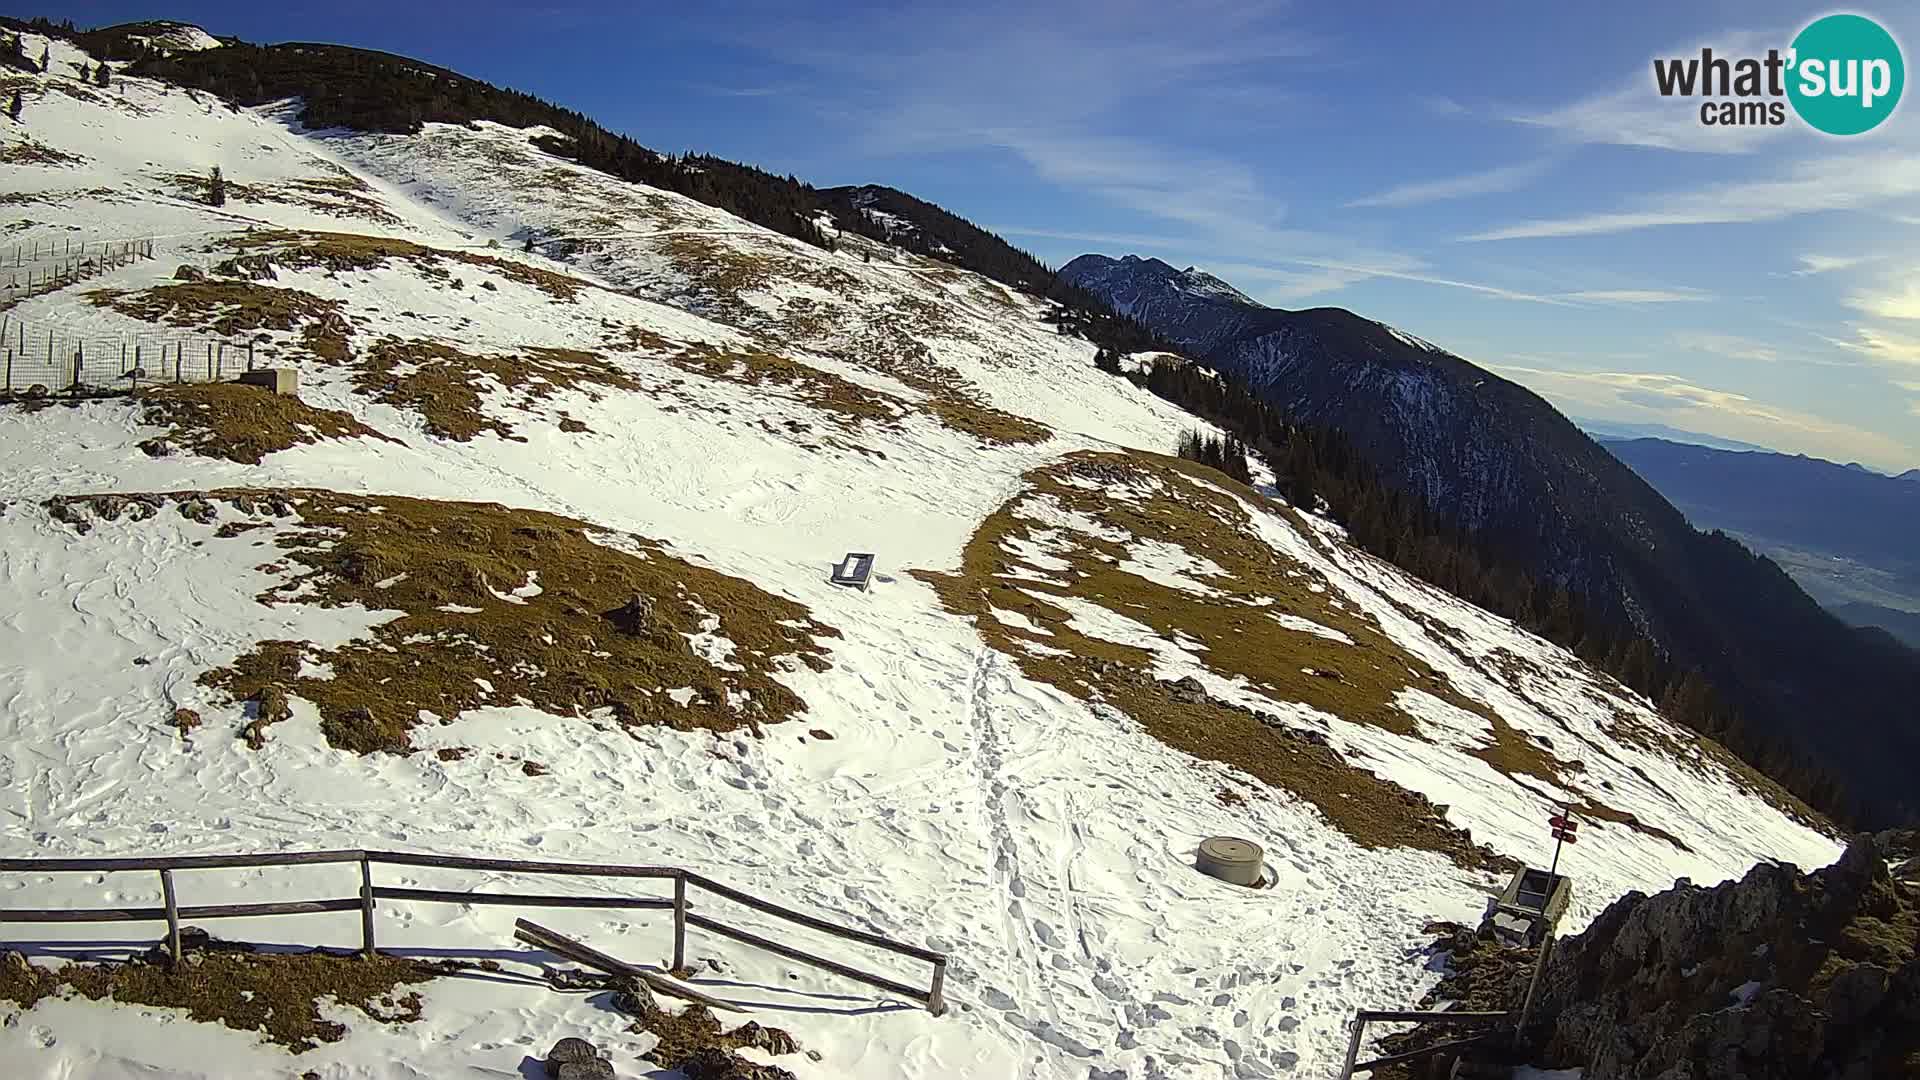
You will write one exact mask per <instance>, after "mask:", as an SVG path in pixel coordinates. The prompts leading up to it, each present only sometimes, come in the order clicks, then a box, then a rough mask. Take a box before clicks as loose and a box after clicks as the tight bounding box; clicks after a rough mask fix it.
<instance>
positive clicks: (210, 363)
mask: <svg viewBox="0 0 1920 1080" xmlns="http://www.w3.org/2000/svg"><path fill="white" fill-rule="evenodd" d="M207 381H208V382H212V381H213V343H212V342H208V343H207Z"/></svg>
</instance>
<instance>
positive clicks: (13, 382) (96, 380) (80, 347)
mask: <svg viewBox="0 0 1920 1080" xmlns="http://www.w3.org/2000/svg"><path fill="white" fill-rule="evenodd" d="M0 353H4V357H5V360H4V365H5V366H4V371H0V394H3V395H6V396H12V395H15V394H29V395H36V394H50V393H108V392H112V391H114V390H127V389H132V388H134V387H136V386H137V385H138V384H140V383H143V382H145V383H152V382H175V383H187V382H195V383H200V382H221V381H223V380H226V379H231V378H234V377H235V376H237V375H239V374H240V373H241V372H244V371H252V370H253V369H254V368H255V367H256V366H267V367H272V366H284V361H279V363H278V365H276V360H277V358H278V353H279V350H278V349H275V348H272V347H271V346H269V345H266V344H263V343H259V342H253V341H247V340H244V339H237V338H223V337H210V336H207V335H204V334H169V333H164V332H162V333H151V334H132V335H103V334H86V333H79V332H75V331H72V330H69V329H66V328H64V327H58V326H44V325H35V324H32V323H27V322H23V321H21V320H19V319H14V318H11V317H10V316H8V315H6V314H4V313H0ZM36 388H37V389H36Z"/></svg>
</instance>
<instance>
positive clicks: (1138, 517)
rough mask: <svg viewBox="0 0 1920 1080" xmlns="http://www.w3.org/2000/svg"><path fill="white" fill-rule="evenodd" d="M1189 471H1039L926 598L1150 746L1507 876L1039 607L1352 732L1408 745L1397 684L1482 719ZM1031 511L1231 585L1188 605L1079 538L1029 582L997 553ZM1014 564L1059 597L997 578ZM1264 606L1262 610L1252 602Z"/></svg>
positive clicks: (1354, 832) (1138, 653) (1315, 749)
mask: <svg viewBox="0 0 1920 1080" xmlns="http://www.w3.org/2000/svg"><path fill="white" fill-rule="evenodd" d="M1194 468H1196V467H1194V466H1191V464H1190V463H1187V462H1180V461H1176V460H1173V459H1167V458H1159V457H1150V456H1147V455H1122V454H1079V455H1075V456H1074V457H1073V458H1071V459H1069V460H1068V461H1067V462H1065V463H1063V464H1060V465H1057V466H1052V467H1049V468H1044V469H1039V470H1035V471H1034V472H1032V473H1029V474H1028V475H1027V476H1026V478H1025V480H1026V491H1025V492H1024V493H1023V494H1022V495H1020V496H1016V498H1015V499H1014V500H1013V501H1011V502H1010V503H1009V504H1008V505H1007V506H1005V507H1003V508H1002V509H1001V510H1000V511H999V512H998V513H996V514H994V515H993V516H992V517H990V518H988V519H987V520H986V522H984V523H983V524H982V526H981V528H980V530H979V531H978V532H976V533H975V534H974V537H973V539H972V541H970V542H969V544H968V545H967V548H966V551H965V553H964V555H963V561H962V568H961V570H960V572H959V573H958V574H954V575H943V574H930V573H924V572H922V573H921V575H920V576H922V577H923V578H925V579H926V580H928V581H930V582H932V583H933V585H934V586H935V588H936V589H938V590H939V592H940V595H941V597H942V600H943V601H944V602H945V604H946V606H947V607H948V608H949V609H950V610H953V611H955V612H958V613H962V614H967V615H972V616H975V617H976V620H975V621H976V623H977V624H978V627H979V630H980V633H981V634H982V636H984V637H985V638H986V639H987V641H988V642H989V643H990V644H992V645H994V646H995V647H996V648H999V649H1001V650H1002V651H1004V652H1006V653H1007V654H1008V655H1009V656H1011V657H1013V658H1014V659H1015V660H1016V662H1018V663H1019V665H1020V667H1021V669H1022V670H1023V671H1024V672H1025V673H1026V674H1027V675H1028V676H1029V677H1032V678H1034V679H1037V680H1040V681H1043V682H1047V683H1050V684H1052V685H1054V686H1056V687H1059V688H1060V689H1062V690H1064V691H1066V692H1067V693H1070V694H1073V695H1074V696H1076V697H1080V698H1082V699H1084V700H1088V701H1100V702H1105V703H1108V704H1111V705H1114V706H1117V707H1118V708H1120V709H1121V710H1122V711H1124V712H1126V713H1127V714H1128V715H1129V716H1132V717H1133V718H1134V719H1135V720H1136V721H1138V722H1139V723H1140V724H1141V725H1142V726H1143V727H1144V728H1145V729H1146V730H1147V732H1148V733H1149V734H1152V735H1153V736H1154V737H1155V738H1158V739H1160V740H1161V741H1163V742H1165V743H1167V744H1169V745H1171V746H1173V747H1175V748H1177V749H1179V750H1182V751H1184V752H1186V753H1189V754H1193V755H1195V756H1197V757H1202V758H1206V759H1208V760H1212V761H1219V762H1224V763H1227V764H1231V765H1234V766H1236V767H1238V768H1240V769H1242V770H1244V771H1245V772H1247V773H1249V774H1251V775H1253V776H1255V777H1258V778H1259V779H1261V780H1263V781H1265V782H1267V783H1269V784H1272V785H1274V786H1275V787H1279V788H1283V789H1285V790H1288V791H1292V792H1295V793H1296V794H1299V795H1300V796H1301V797H1303V798H1305V799H1307V800H1308V801H1309V802H1311V803H1313V804H1314V805H1315V806H1316V807H1318V808H1319V809H1320V811H1321V813H1322V814H1324V815H1325V816H1326V817H1327V819H1328V820H1329V821H1331V822H1332V823H1333V824H1334V825H1335V826H1336V827H1338V828H1340V829H1341V830H1342V831H1344V832H1346V833H1347V834H1348V835H1349V836H1351V837H1353V838H1354V839H1355V840H1356V841H1357V842H1359V843H1361V844H1364V845H1366V846H1369V847H1415V848H1422V849H1426V850H1432V851H1438V852H1442V853H1444V854H1446V855H1448V856H1449V857H1451V858H1453V859H1455V860H1456V861H1458V862H1460V863H1461V864H1462V865H1463V866H1468V867H1475V868H1485V867H1492V866H1497V865H1504V864H1505V860H1503V859H1501V858H1500V857H1499V856H1497V855H1495V854H1494V853H1493V852H1491V851H1490V850H1488V849H1486V848H1484V847H1480V846H1476V845H1474V844H1472V843H1471V842H1470V841H1469V839H1468V837H1467V835H1466V834H1465V833H1464V832H1462V831H1461V830H1459V829H1455V828H1453V827H1452V826H1450V825H1448V824H1447V823H1446V822H1445V820H1444V818H1443V817H1442V816H1441V814H1440V813H1439V811H1438V809H1437V808H1436V807H1434V806H1433V804H1432V803H1431V802H1429V801H1428V800H1427V799H1426V798H1425V797H1423V796H1420V795H1418V794H1415V793H1413V792H1409V791H1407V790H1405V789H1403V788H1400V787H1398V786H1397V785H1395V784H1392V783H1390V782H1388V781H1386V780H1384V779H1382V778H1380V777H1378V776H1376V775H1374V774H1373V773H1371V772H1368V771H1367V770H1365V769H1363V768H1359V767H1356V766H1354V765H1352V764H1350V763H1349V762H1347V761H1345V760H1344V759H1343V758H1341V757H1340V755H1339V754H1337V753H1335V752H1334V751H1333V750H1331V749H1329V748H1327V747H1326V746H1323V745H1320V744H1319V743H1318V742H1317V741H1316V740H1314V739H1312V738H1310V737H1303V736H1302V735H1300V734H1298V733H1290V732H1288V731H1287V729H1286V728H1285V727H1284V726H1283V727H1280V728H1279V729H1278V730H1276V728H1275V727H1271V726H1269V725H1268V724H1265V723H1262V722H1261V720H1260V719H1259V718H1258V717H1256V716H1254V715H1251V714H1249V713H1247V712H1245V711H1242V710H1240V709H1238V708H1235V707H1232V706H1229V705H1226V704H1223V703H1221V702H1218V701H1214V700H1211V699H1208V700H1205V701H1197V702H1196V701H1183V700H1179V699H1178V698H1176V696H1175V695H1174V694H1173V693H1171V692H1170V688H1169V687H1168V685H1167V684H1164V683H1161V682H1158V681H1156V680H1155V679H1153V678H1152V677H1151V676H1149V675H1146V674H1144V673H1145V672H1146V671H1149V670H1151V659H1152V658H1151V654H1149V653H1148V652H1147V651H1145V650H1143V649H1139V648H1135V647H1132V646H1127V645H1121V644H1116V643H1114V642H1111V641H1107V640H1104V639H1101V638H1097V637H1091V636H1089V635H1086V634H1083V633H1081V632H1079V631H1077V630H1075V629H1073V628H1072V627H1070V626H1069V625H1068V621H1069V618H1070V612H1069V610H1068V609H1067V608H1065V607H1063V606H1058V605H1056V604H1053V603H1050V602H1049V601H1048V597H1050V596H1068V595H1070V596H1074V597H1077V598H1079V599H1081V600H1086V601H1091V602H1094V603H1097V604H1099V605H1100V606H1102V607H1105V608H1107V609H1109V610H1111V611H1113V612H1115V613H1117V614H1120V615H1123V616H1125V617H1126V618H1129V619H1132V620H1134V621H1136V622H1139V623H1142V624H1144V625H1146V626H1147V627H1149V628H1151V629H1152V630H1154V631H1155V632H1157V633H1158V634H1160V635H1161V636H1163V637H1165V638H1167V639H1169V640H1173V639H1175V638H1176V636H1178V637H1180V638H1185V639H1188V640H1190V641H1193V642H1197V643H1198V644H1199V645H1202V646H1205V648H1206V650H1207V651H1206V652H1205V654H1204V656H1205V659H1206V663H1207V664H1208V666H1209V667H1210V668H1212V669H1213V670H1214V671H1215V672H1216V673H1218V674H1221V675H1224V676H1229V677H1231V676H1235V675H1238V676H1242V677H1244V678H1245V679H1246V680H1247V682H1248V683H1249V684H1250V685H1251V686H1252V687H1253V688H1254V689H1256V690H1257V691H1258V692H1259V693H1261V694H1263V695H1265V696H1268V697H1271V698H1273V699H1275V700H1281V701H1295V702H1301V703H1304V704H1307V705H1310V706H1312V707H1314V708H1316V709H1319V710H1322V711H1325V712H1329V713H1333V714H1335V715H1338V716H1341V717H1343V718H1345V719H1348V720H1355V721H1361V722H1366V723H1373V724H1377V725H1379V726H1381V727H1385V728H1387V729H1389V730H1392V731H1396V732H1400V733H1402V734H1412V733H1413V730H1414V728H1413V723H1412V721H1411V719H1410V718H1409V717H1407V716H1406V715H1405V714H1404V713H1402V712H1400V711H1399V710H1398V709H1397V708H1396V707H1395V706H1394V704H1393V699H1394V697H1395V695H1396V694H1397V693H1398V692H1399V691H1401V690H1403V689H1406V688H1409V687H1415V688H1419V689H1422V690H1425V691H1426V692H1428V693H1430V694H1433V695H1434V696H1436V697H1439V698H1441V699H1442V700H1446V701H1449V702H1450V703H1452V704H1454V705H1456V706H1458V707H1460V708H1463V709H1467V710H1469V711H1473V712H1476V713H1479V714H1481V715H1483V716H1484V715H1486V713H1487V710H1486V709H1485V708H1484V707H1482V706H1480V705H1478V704H1477V703H1475V702H1471V701H1468V700H1466V699H1464V698H1462V697H1461V696H1460V695H1459V694H1458V693H1456V692H1455V691H1454V690H1453V689H1452V687H1451V686H1449V685H1448V684H1447V683H1446V681H1445V680H1444V678H1442V677H1440V676H1439V674H1438V673H1437V672H1435V671H1433V670H1432V669H1430V668H1428V667H1427V666H1426V665H1425V664H1423V663H1421V662H1420V661H1419V660H1417V659H1416V658H1414V657H1412V656H1411V655H1409V654H1407V653H1406V652H1405V651H1404V650H1402V649H1400V648H1399V647H1398V646H1396V645H1395V644H1394V643H1393V642H1392V641H1391V640H1390V639H1388V638H1387V637H1386V636H1385V635H1384V634H1382V633H1381V632H1380V631H1379V629H1378V628H1377V627H1376V626H1374V625H1373V624H1372V622H1371V621H1369V620H1365V619H1362V618H1361V617H1359V616H1358V615H1356V614H1354V613H1352V612H1351V611H1350V610H1348V609H1343V608H1337V607H1334V606H1333V605H1332V604H1331V603H1330V602H1329V599H1330V596H1331V593H1330V591H1327V592H1315V591H1313V590H1312V589H1311V588H1310V587H1309V586H1310V585H1311V584H1312V583H1313V581H1312V578H1311V577H1309V576H1308V575H1307V574H1306V572H1305V570H1304V568H1302V567H1300V566H1298V565H1297V564H1293V563H1292V562H1290V561H1289V560H1286V559H1284V558H1282V557H1281V556H1279V555H1278V554H1277V553H1276V552H1275V551H1274V550H1273V549H1272V548H1270V547H1268V546H1267V545H1266V544H1264V543H1262V542H1261V541H1260V540H1259V539H1258V538H1257V536H1256V535H1254V533H1253V531H1252V528H1251V525H1250V522H1249V521H1248V520H1247V516H1246V513H1245V511H1244V509H1242V508H1241V507H1240V506H1239V505H1237V504H1235V503H1234V502H1232V501H1231V500H1229V499H1228V498H1226V497H1225V496H1222V495H1221V494H1219V493H1218V492H1215V491H1209V490H1206V489H1204V488H1201V487H1199V486H1198V485H1195V484H1193V483H1191V482H1189V479H1188V474H1189V472H1190V471H1191V470H1192V469H1194ZM1076 476H1079V477H1092V478H1094V479H1096V480H1098V481H1100V482H1101V483H1103V484H1105V483H1111V482H1113V481H1115V480H1117V479H1129V480H1134V481H1137V482H1142V483H1152V484H1157V485H1158V486H1157V490H1156V491H1155V492H1154V493H1153V494H1152V495H1150V496H1145V497H1142V498H1139V499H1135V500H1120V499H1116V498H1113V497H1111V496H1110V495H1109V494H1108V493H1107V491H1105V490H1103V489H1100V488H1087V487H1079V486H1075V485H1074V484H1072V483H1070V482H1069V481H1070V480H1071V479H1072V478H1075V477H1076ZM1208 479H1209V480H1212V481H1215V482H1224V478H1223V477H1219V476H1218V475H1217V474H1211V473H1209V474H1208ZM1248 495H1249V496H1251V492H1248ZM1035 497H1045V498H1051V499H1053V500H1055V501H1057V503H1058V504H1059V505H1061V506H1062V507H1064V508H1066V509H1068V510H1071V511H1076V512H1078V513H1081V514H1084V515H1087V516H1088V517H1090V518H1092V519H1094V520H1095V521H1097V522H1099V523H1100V524H1101V525H1103V526H1107V527H1111V528H1118V529H1123V530H1125V531H1126V532H1127V533H1129V534H1130V535H1131V536H1133V537H1137V538H1140V539H1144V540H1158V541H1161V542H1164V543H1170V544H1177V545H1179V546H1181V547H1183V548H1185V549H1186V550H1187V551H1188V552H1189V553H1191V554H1193V555H1197V556H1203V557H1205V558H1207V559H1210V560H1212V561H1213V562H1214V563H1216V564H1218V565H1219V566H1220V567H1221V568H1222V569H1223V570H1224V571H1225V572H1226V576H1225V577H1222V578H1210V579H1208V581H1207V583H1208V584H1209V585H1211V586H1213V587H1215V588H1216V589H1218V590H1219V591H1220V592H1221V593H1223V594H1224V595H1221V596H1214V597H1208V596H1201V595H1197V594H1195V593H1191V592H1187V591H1184V590H1180V589H1175V588H1171V587H1168V586H1164V585H1160V584H1157V583H1155V582H1151V581H1148V580H1146V579H1144V578H1141V577H1138V576H1136V575H1134V574H1131V573H1127V572H1125V571H1122V570H1120V569H1119V568H1118V567H1117V566H1116V565H1115V562H1117V561H1121V560H1124V559H1125V558H1126V557H1127V552H1126V550H1125V548H1124V546H1123V545H1121V544H1116V543H1113V542H1110V541H1107V540H1103V539H1098V538H1095V537H1093V536H1089V535H1086V534H1082V533H1078V532H1075V533H1064V532H1063V533H1062V535H1063V536H1064V537H1066V538H1069V539H1070V540H1071V546H1070V550H1060V549H1057V548H1056V549H1055V550H1054V554H1056V555H1057V556H1058V557H1060V558H1063V559H1065V560H1067V561H1068V562H1069V564H1070V568H1069V569H1067V570H1062V571H1042V570H1039V569H1038V568H1035V567H1033V566H1031V565H1026V564H1022V562H1021V560H1020V558H1019V557H1018V556H1016V555H1015V554H1013V549H1012V547H1011V546H1010V545H1009V543H1008V542H1009V541H1018V540H1026V541H1036V540H1038V539H1040V538H1041V536H1042V535H1043V534H1045V533H1046V532H1047V529H1046V527H1043V526H1041V525H1040V524H1038V523H1037V522H1034V521H1032V520H1030V519H1028V518H1024V517H1022V516H1020V513H1019V510H1020V506H1021V504H1022V503H1025V502H1026V501H1027V500H1029V499H1032V498H1035ZM1022 565H1024V566H1025V569H1026V570H1027V571H1028V572H1030V573H1036V574H1045V576H1047V577H1049V578H1052V579H1054V580H1055V581H1059V582H1064V583H1065V584H1064V586H1062V585H1049V584H1046V583H1043V582H1039V581H1034V580H1030V579H1027V578H1021V577H1017V576H1013V575H1012V574H1011V573H1010V572H1011V571H1013V570H1014V569H1015V568H1016V566H1022ZM1261 597H1268V598H1272V600H1273V601H1274V603H1273V604H1272V605H1270V606H1252V605H1250V604H1249V603H1248V601H1251V600H1254V599H1256V598H1261ZM992 607H998V608H1001V609H1005V610H1013V611H1018V612H1020V613H1022V614H1024V615H1025V616H1027V617H1028V618H1029V619H1031V620H1032V621H1033V622H1035V623H1037V624H1039V625H1040V626H1041V627H1043V628H1045V629H1046V630H1048V631H1050V632H1051V635H1050V636H1044V635H1036V634H1032V633H1029V632H1027V631H1025V630H1021V629H1017V628H1014V627H1010V626H1007V625H1005V624H1003V623H1001V622H1000V621H999V620H998V619H996V618H994V617H993V616H992V614H991V613H990V611H989V608H992ZM1273 612H1288V613H1292V614H1294V615H1298V616H1301V617H1304V618H1308V619H1311V620H1312V621H1314V622H1316V623H1319V624H1320V625H1322V626H1325V627H1328V628H1330V629H1334V630H1338V631H1340V632H1342V633H1345V634H1346V635H1348V636H1349V637H1350V638H1351V639H1352V640H1353V644H1351V645H1349V644H1345V643H1342V642H1339V641H1335V640H1331V639H1329V638H1325V637H1321V636H1318V635H1314V634H1308V633H1302V632H1300V631H1296V630H1290V629H1287V628H1285V627H1283V626H1281V625H1280V623H1279V622H1278V621H1276V620H1275V619H1274V618H1273V617H1272V613H1273ZM1021 641H1028V642H1035V643H1039V644H1042V645H1045V646H1047V647H1049V648H1051V649H1054V650H1063V651H1064V653H1065V655H1055V654H1053V653H1051V652H1049V653H1045V654H1035V653H1032V652H1029V651H1028V650H1026V649H1023V648H1021V647H1020V642H1021ZM1309 670H1311V671H1312V672H1315V673H1316V674H1309V673H1308V671H1309Z"/></svg>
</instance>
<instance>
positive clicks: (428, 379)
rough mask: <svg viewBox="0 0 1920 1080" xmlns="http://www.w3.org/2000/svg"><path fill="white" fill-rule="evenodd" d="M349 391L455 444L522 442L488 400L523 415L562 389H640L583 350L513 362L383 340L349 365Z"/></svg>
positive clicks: (540, 353) (545, 352)
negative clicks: (413, 415) (415, 418)
mask: <svg viewBox="0 0 1920 1080" xmlns="http://www.w3.org/2000/svg"><path fill="white" fill-rule="evenodd" d="M354 367H355V374H354V378H353V383H354V388H355V389H357V390H359V391H360V392H361V393H363V394H366V395H367V396H368V397H370V398H372V399H374V400H375V401H380V402H384V403H386V404H388V405H393V406H396V407H399V408H405V409H411V410H413V411H415V412H417V413H419V414H420V415H421V417H422V418H424V419H425V420H426V425H427V431H428V432H430V433H432V434H434V435H437V436H439V437H441V438H443V439H454V440H458V441H461V442H464V441H466V440H469V439H472V438H474V437H475V436H477V435H479V434H481V433H482V432H491V433H493V434H495V435H498V436H499V437H501V438H503V439H517V440H521V441H524V439H523V438H522V436H519V435H517V434H515V433H514V430H513V425H512V424H510V423H508V422H507V420H505V419H504V418H502V417H501V416H499V415H498V414H497V413H493V412H489V411H488V409H487V404H488V402H489V401H490V400H492V399H493V398H494V397H496V396H499V397H502V398H503V400H504V404H505V406H506V407H507V408H513V409H520V410H526V409H529V408H531V407H532V406H533V405H534V404H535V403H536V402H538V401H541V400H543V399H546V398H549V397H551V396H552V395H553V394H554V393H555V392H557V391H561V390H581V391H585V392H587V393H588V394H590V395H592V396H595V397H597V396H598V394H599V393H600V392H601V391H602V390H604V389H608V388H611V389H619V390H641V389H644V386H643V385H642V383H641V382H640V380H638V379H637V378H635V377H634V376H633V375H632V374H631V373H630V372H627V371H624V370H622V369H621V368H619V367H616V366H615V365H613V364H611V363H609V362H608V361H607V360H606V358H604V357H602V356H601V355H600V354H599V353H594V352H588V351H586V350H584V349H552V348H527V349H523V350H522V351H521V352H520V353H519V354H518V355H514V356H501V355H481V354H475V353H467V352H462V351H461V350H459V349H456V348H454V347H453V346H451V345H444V344H441V343H439V342H434V341H421V340H403V339H400V338H385V339H382V340H381V341H379V342H377V343H375V344H374V346H373V347H372V348H371V349H369V350H367V352H366V354H365V355H363V356H362V357H360V359H359V360H358V361H357V362H356V363H355V365H354Z"/></svg>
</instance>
